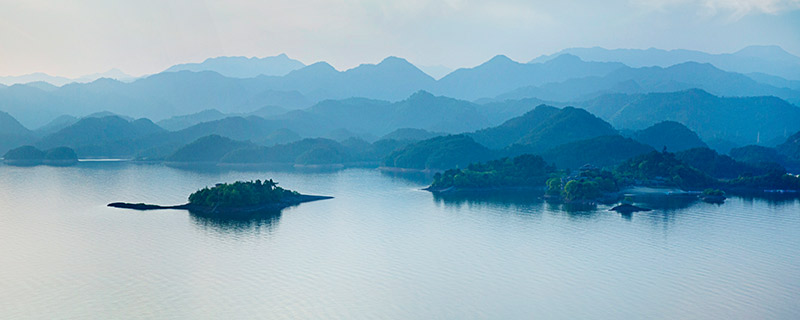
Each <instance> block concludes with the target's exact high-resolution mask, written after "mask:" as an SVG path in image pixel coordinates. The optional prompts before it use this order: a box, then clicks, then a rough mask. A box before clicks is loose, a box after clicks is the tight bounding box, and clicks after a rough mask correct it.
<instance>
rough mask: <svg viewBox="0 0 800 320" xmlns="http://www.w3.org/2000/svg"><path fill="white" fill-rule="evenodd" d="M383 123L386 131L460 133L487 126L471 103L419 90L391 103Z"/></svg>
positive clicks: (474, 105) (486, 122)
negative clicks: (400, 129) (397, 129)
mask: <svg viewBox="0 0 800 320" xmlns="http://www.w3.org/2000/svg"><path fill="white" fill-rule="evenodd" d="M392 109H393V110H392V112H391V114H389V115H388V117H387V119H386V120H387V121H386V123H385V124H384V125H385V126H386V127H388V128H392V129H395V128H420V129H426V130H430V131H438V132H447V133H460V132H466V131H472V130H475V129H480V128H485V127H488V126H489V125H490V124H489V121H488V120H487V119H486V118H485V117H484V116H483V115H482V114H481V113H480V112H479V109H480V107H479V106H478V105H476V104H474V103H470V102H467V101H463V100H457V99H453V98H447V97H441V96H434V95H432V94H430V93H428V92H425V91H419V92H417V93H415V94H413V95H411V96H410V97H408V99H405V100H403V101H399V102H396V103H394V104H392Z"/></svg>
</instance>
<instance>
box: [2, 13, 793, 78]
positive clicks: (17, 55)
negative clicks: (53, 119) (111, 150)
mask: <svg viewBox="0 0 800 320" xmlns="http://www.w3.org/2000/svg"><path fill="white" fill-rule="evenodd" d="M748 45H779V46H781V47H783V48H784V49H785V50H787V51H789V52H790V53H793V54H795V55H800V0H605V1H596V0H576V1H549V0H548V1H541V0H495V1H476V0H442V1H435V0H292V1H274V0H266V1H248V0H205V1H204V0H175V1H168V0H139V1H113V0H0V76H5V75H22V74H28V73H33V72H45V73H48V74H51V75H60V76H67V77H78V76H81V75H85V74H91V73H98V72H104V71H107V70H109V69H111V68H119V69H121V70H122V71H124V72H126V73H129V74H132V75H136V76H139V75H144V74H152V73H157V72H160V71H163V70H164V69H166V68H167V67H169V66H171V65H174V64H178V63H186V62H200V61H202V60H204V59H206V58H209V57H216V56H248V57H251V56H257V57H265V56H273V55H277V54H280V53H286V54H288V55H289V56H290V57H292V58H295V59H298V60H300V61H302V62H304V63H306V64H310V63H313V62H317V61H327V62H329V63H330V64H332V65H333V66H334V67H336V68H337V69H340V70H345V69H349V68H352V67H355V66H357V65H359V64H361V63H377V62H379V61H381V60H382V59H383V58H385V57H387V56H399V57H403V58H406V59H408V60H409V61H411V62H412V63H415V64H418V65H426V66H432V65H445V66H448V67H451V68H456V67H471V66H474V65H477V64H480V63H482V62H484V61H486V60H488V59H490V58H491V57H493V56H495V55H497V54H505V55H507V56H509V57H510V58H512V59H514V60H517V61H525V62H527V61H529V60H531V59H533V58H535V57H537V56H539V55H542V54H551V53H554V52H557V51H558V50H561V49H564V48H569V47H591V46H601V47H606V48H641V49H645V48H650V47H656V48H661V49H693V50H702V51H706V52H710V53H725V52H734V51H736V50H739V49H741V48H743V47H745V46H748Z"/></svg>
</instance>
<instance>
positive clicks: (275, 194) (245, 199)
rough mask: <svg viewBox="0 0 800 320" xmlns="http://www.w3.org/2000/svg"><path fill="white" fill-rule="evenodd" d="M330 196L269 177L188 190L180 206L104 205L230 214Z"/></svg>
mask: <svg viewBox="0 0 800 320" xmlns="http://www.w3.org/2000/svg"><path fill="white" fill-rule="evenodd" d="M330 198H331V197H326V196H313V195H304V194H300V193H298V192H296V191H292V190H288V189H284V188H282V187H279V186H278V183H277V182H275V181H273V180H272V179H269V180H264V181H261V180H255V181H236V182H234V183H218V184H216V185H215V186H213V187H210V188H209V187H205V188H203V189H200V190H198V191H196V192H194V193H192V194H191V195H189V203H186V204H182V205H174V206H161V205H154V204H145V203H126V202H114V203H110V204H109V205H108V206H109V207H116V208H124V209H135V210H159V209H185V210H189V211H192V212H196V213H202V214H216V215H219V214H221V215H230V214H239V213H245V214H247V213H255V212H264V211H275V210H280V209H283V208H285V207H289V206H293V205H297V204H300V203H303V202H309V201H316V200H324V199H330Z"/></svg>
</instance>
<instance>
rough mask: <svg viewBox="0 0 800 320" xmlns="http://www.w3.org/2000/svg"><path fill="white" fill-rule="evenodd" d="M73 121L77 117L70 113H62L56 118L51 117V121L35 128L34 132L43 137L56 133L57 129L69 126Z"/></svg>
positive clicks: (76, 120)
mask: <svg viewBox="0 0 800 320" xmlns="http://www.w3.org/2000/svg"><path fill="white" fill-rule="evenodd" d="M75 122H78V118H76V117H73V116H70V115H62V116H60V117H58V118H55V119H53V121H50V122H49V123H47V124H45V125H43V126H41V127H39V128H37V129H36V131H35V132H36V135H38V136H40V137H44V136H46V135H49V134H52V133H56V132H58V131H59V130H61V129H64V128H66V127H69V126H71V125H73V124H75Z"/></svg>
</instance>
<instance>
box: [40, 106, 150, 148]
mask: <svg viewBox="0 0 800 320" xmlns="http://www.w3.org/2000/svg"><path fill="white" fill-rule="evenodd" d="M163 132H164V129H162V128H160V127H158V126H157V125H155V124H154V123H153V122H152V121H150V120H148V119H139V120H134V121H127V120H125V119H123V118H121V117H118V116H108V117H103V118H83V119H81V120H79V121H78V122H76V123H74V124H72V125H70V126H68V127H66V128H64V129H61V130H59V131H58V132H56V133H53V134H50V135H47V136H45V137H43V138H42V139H41V140H39V141H38V142H37V143H36V146H38V147H39V148H42V149H49V148H54V147H60V146H67V147H71V148H73V149H75V151H76V152H77V153H78V155H79V156H81V157H92V156H104V157H106V156H130V155H133V154H134V153H135V150H136V147H137V145H136V144H135V143H132V142H133V141H134V140H136V139H138V138H142V137H145V136H148V135H153V134H158V133H163Z"/></svg>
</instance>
